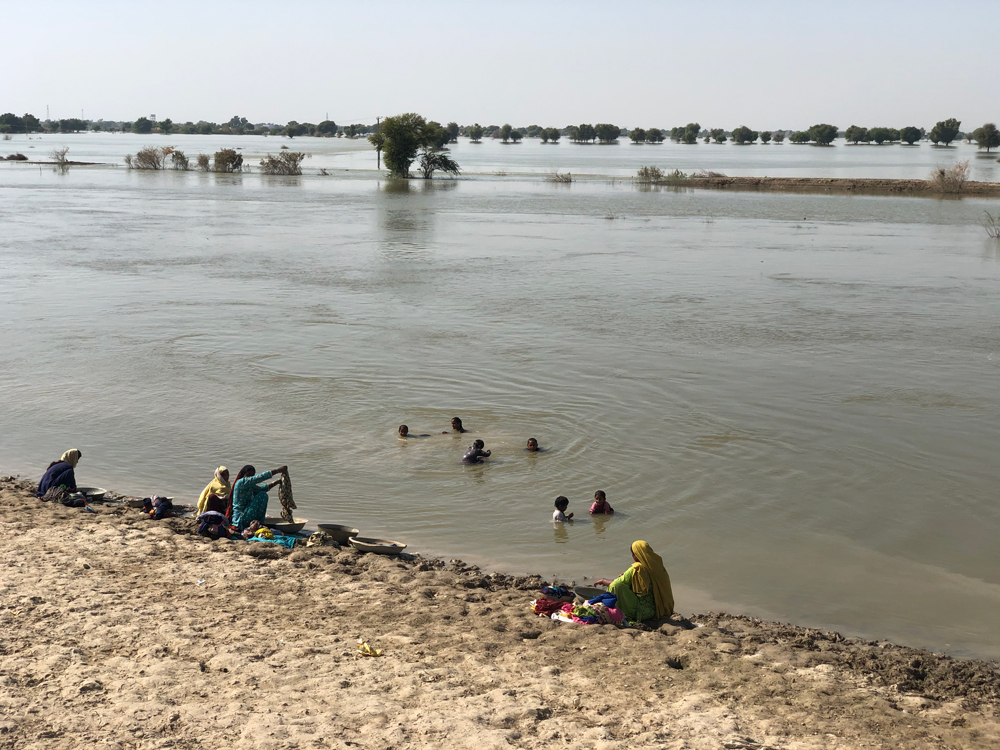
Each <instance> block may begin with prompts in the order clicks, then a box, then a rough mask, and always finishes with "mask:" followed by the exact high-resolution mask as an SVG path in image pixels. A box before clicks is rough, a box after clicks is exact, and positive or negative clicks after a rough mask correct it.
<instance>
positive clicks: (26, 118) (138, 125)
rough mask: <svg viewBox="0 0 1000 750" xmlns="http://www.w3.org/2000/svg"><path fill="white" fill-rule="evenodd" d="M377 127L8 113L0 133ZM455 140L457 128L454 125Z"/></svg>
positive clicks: (331, 131) (316, 131)
mask: <svg viewBox="0 0 1000 750" xmlns="http://www.w3.org/2000/svg"><path fill="white" fill-rule="evenodd" d="M376 128H377V126H376V125H374V124H368V125H362V124H359V123H356V124H352V125H338V124H337V123H336V122H334V121H333V120H323V121H322V122H320V123H317V124H314V123H310V122H297V121H296V120H291V121H290V122H288V123H286V124H285V125H276V124H273V123H258V124H256V125H255V124H253V123H251V122H250V121H249V120H247V118H245V117H240V116H239V115H236V116H234V117H232V118H231V119H230V120H229V121H228V122H224V123H216V122H207V121H205V120H199V121H198V122H185V123H175V122H174V121H173V120H171V119H170V118H166V119H163V120H153V119H151V118H149V117H139V118H136V119H135V120H132V121H110V120H82V119H79V118H75V117H73V118H69V119H66V120H45V121H44V122H43V121H41V120H39V119H38V118H37V117H35V116H34V115H31V114H25V115H22V116H21V117H18V116H17V115H15V114H13V113H11V112H8V113H6V114H3V115H0V133H4V134H7V133H10V134H13V133H79V132H84V131H93V132H102V131H103V132H110V133H139V134H140V135H149V134H153V133H159V134H161V135H173V134H177V133H181V134H184V135H284V136H288V137H290V138H294V137H296V136H303V135H308V136H316V137H327V138H333V137H347V138H358V137H361V136H365V135H368V134H369V133H374V132H375V130H376ZM455 130H456V133H455V135H456V137H457V135H458V132H457V131H458V125H455Z"/></svg>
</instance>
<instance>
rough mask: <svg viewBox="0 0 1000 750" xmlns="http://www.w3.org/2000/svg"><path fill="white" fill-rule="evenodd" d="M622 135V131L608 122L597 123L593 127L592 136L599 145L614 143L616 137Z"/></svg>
mask: <svg viewBox="0 0 1000 750" xmlns="http://www.w3.org/2000/svg"><path fill="white" fill-rule="evenodd" d="M621 133H622V129H621V128H620V127H618V126H617V125H612V124H611V123H608V122H599V123H597V124H596V125H595V126H594V135H596V136H597V139H598V140H599V141H600V142H601V143H614V142H615V141H617V140H618V136H620V135H621Z"/></svg>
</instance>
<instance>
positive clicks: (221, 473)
mask: <svg viewBox="0 0 1000 750" xmlns="http://www.w3.org/2000/svg"><path fill="white" fill-rule="evenodd" d="M231 489H232V487H231V486H230V484H229V469H227V468H226V467H225V466H220V467H219V468H218V469H216V470H215V478H214V479H213V480H212V481H211V482H209V483H208V486H207V487H205V489H203V490H202V491H201V495H199V497H198V515H199V516H200V515H201V514H202V513H207V512H208V511H210V510H214V511H215V512H217V513H222V514H225V512H226V508H227V507H228V505H229V491H230V490H231Z"/></svg>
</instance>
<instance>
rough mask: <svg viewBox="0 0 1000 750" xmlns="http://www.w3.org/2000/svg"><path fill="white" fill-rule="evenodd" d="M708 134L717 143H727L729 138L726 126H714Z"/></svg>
mask: <svg viewBox="0 0 1000 750" xmlns="http://www.w3.org/2000/svg"><path fill="white" fill-rule="evenodd" d="M708 134H709V135H710V136H711V137H712V140H713V141H715V142H716V143H725V142H726V140H727V138H726V131H725V128H712V129H711V130H709V131H708Z"/></svg>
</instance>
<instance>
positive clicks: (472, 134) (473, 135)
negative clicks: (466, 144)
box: [466, 122, 483, 143]
mask: <svg viewBox="0 0 1000 750" xmlns="http://www.w3.org/2000/svg"><path fill="white" fill-rule="evenodd" d="M466 133H467V134H468V136H469V139H470V140H471V141H472V142H473V143H479V142H480V141H481V140H482V139H483V126H482V125H480V124H479V123H478V122H477V123H476V124H475V125H473V126H472V127H470V128H468V129H467V130H466Z"/></svg>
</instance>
